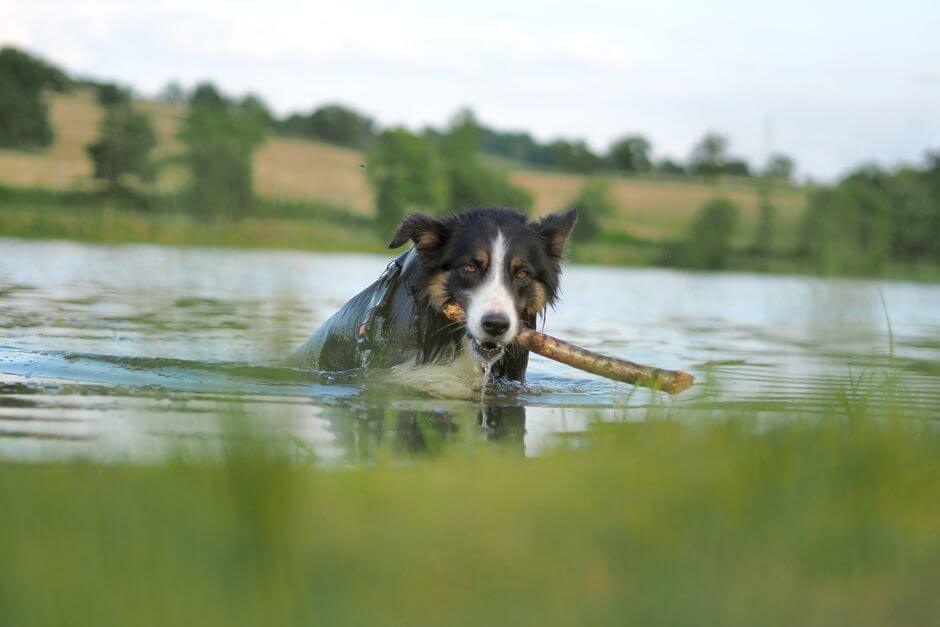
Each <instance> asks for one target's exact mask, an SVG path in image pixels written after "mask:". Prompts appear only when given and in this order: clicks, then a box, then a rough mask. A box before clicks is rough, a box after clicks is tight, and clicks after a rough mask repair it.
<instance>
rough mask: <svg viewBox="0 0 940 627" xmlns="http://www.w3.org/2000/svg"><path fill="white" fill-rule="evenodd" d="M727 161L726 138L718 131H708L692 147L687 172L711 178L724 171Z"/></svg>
mask: <svg viewBox="0 0 940 627" xmlns="http://www.w3.org/2000/svg"><path fill="white" fill-rule="evenodd" d="M727 162H728V138H727V137H726V136H725V135H721V134H720V133H708V134H707V135H705V137H703V138H702V139H701V140H700V141H699V143H697V144H696V145H695V147H694V148H692V154H691V156H690V157H689V172H691V173H692V174H697V175H699V176H704V177H706V178H713V177H715V176H717V175H719V174H721V173H722V172H723V171H724V168H725V165H726V164H727Z"/></svg>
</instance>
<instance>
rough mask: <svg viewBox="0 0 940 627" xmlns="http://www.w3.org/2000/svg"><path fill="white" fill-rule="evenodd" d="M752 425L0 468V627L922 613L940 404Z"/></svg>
mask: <svg viewBox="0 0 940 627" xmlns="http://www.w3.org/2000/svg"><path fill="white" fill-rule="evenodd" d="M757 418H758V417H757V416H753V415H752V416H747V415H736V416H729V417H726V418H725V419H715V418H714V417H711V415H710V417H708V418H706V417H704V415H703V416H700V417H696V416H688V415H684V416H683V418H682V420H681V421H678V420H673V419H670V416H669V412H668V410H660V411H655V412H653V414H652V415H651V416H650V418H649V419H648V420H647V421H645V422H643V423H639V424H618V425H605V426H603V427H600V428H597V429H595V430H594V431H593V433H592V434H591V436H590V437H589V438H588V441H587V444H586V446H585V447H582V448H580V450H576V451H575V450H566V449H564V448H563V449H560V450H558V451H556V452H554V453H552V454H550V455H548V456H547V457H544V458H541V459H534V460H526V459H523V458H520V457H518V456H516V455H512V454H510V453H509V452H507V451H504V450H499V449H491V448H487V447H482V446H481V447H471V448H469V449H468V448H463V449H456V448H450V449H447V450H448V451H450V452H449V453H448V452H444V453H441V454H439V455H438V456H436V457H432V458H426V459H424V460H423V461H422V460H418V461H416V462H415V463H413V464H411V465H408V466H405V467H402V466H395V465H389V464H380V465H379V466H378V467H375V468H371V469H353V470H332V471H328V470H320V469H317V468H315V467H314V466H313V465H312V464H311V463H309V461H308V460H306V459H301V460H298V459H296V458H294V457H291V456H289V455H285V454H283V453H278V452H276V451H277V448H276V447H274V448H271V447H264V446H261V445H258V446H254V445H251V444H245V442H246V441H245V440H244V439H240V440H232V441H233V442H241V444H234V445H231V446H230V447H229V448H227V449H226V450H224V451H223V452H222V453H221V456H218V455H216V456H209V457H200V456H195V455H192V454H189V455H179V456H176V457H174V458H173V459H170V460H169V461H167V462H165V463H157V464H153V465H133V464H126V463H111V464H106V465H97V464H92V463H87V462H61V463H52V462H50V463H41V464H12V463H5V464H2V466H0V511H2V512H3V515H2V517H0V556H2V559H0V624H3V625H16V626H17V627H29V626H31V625H70V626H84V625H89V626H91V625H94V626H95V627H104V626H108V625H122V626H124V625H135V626H138V627H145V626H148V625H155V626H160V627H165V626H167V625H194V624H198V625H201V626H213V625H226V626H230V625H309V624H323V625H528V624H532V625H606V624H610V625H624V624H643V625H820V626H827V627H828V626H830V625H926V624H929V623H930V622H931V621H933V620H934V619H935V618H936V616H937V615H938V613H940V598H938V597H937V595H936V592H935V588H936V582H937V581H940V533H938V529H940V433H938V431H937V429H936V428H935V426H936V425H935V423H934V424H931V421H930V420H929V418H930V415H929V412H925V413H923V414H919V413H918V412H917V411H916V409H913V408H912V407H911V406H910V405H906V404H904V403H897V404H889V405H887V406H885V405H883V404H878V403H874V402H867V401H864V400H863V401H859V400H857V398H856V397H852V396H851V395H849V396H846V395H834V396H833V399H832V404H831V405H830V406H828V407H827V408H826V409H823V410H821V411H820V412H819V413H816V414H813V415H812V416H805V415H804V416H791V417H787V418H786V419H779V420H776V421H774V422H773V423H767V422H761V421H759V420H758V419H757ZM471 439H472V436H471ZM248 442H250V440H249V441H248Z"/></svg>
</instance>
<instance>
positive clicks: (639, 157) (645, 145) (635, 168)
mask: <svg viewBox="0 0 940 627" xmlns="http://www.w3.org/2000/svg"><path fill="white" fill-rule="evenodd" d="M651 150H652V146H651V144H650V143H649V141H648V140H647V139H646V138H645V137H642V136H640V135H631V136H628V137H624V138H622V139H619V140H617V141H616V142H614V144H613V145H612V146H611V147H610V151H609V152H608V155H607V160H608V161H609V162H610V163H611V165H613V166H614V167H615V168H617V169H618V170H623V171H624V172H631V173H634V172H648V171H649V170H650V168H651V167H652V161H651V160H650V151H651Z"/></svg>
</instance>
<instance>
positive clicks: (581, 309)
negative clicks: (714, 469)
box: [0, 240, 940, 465]
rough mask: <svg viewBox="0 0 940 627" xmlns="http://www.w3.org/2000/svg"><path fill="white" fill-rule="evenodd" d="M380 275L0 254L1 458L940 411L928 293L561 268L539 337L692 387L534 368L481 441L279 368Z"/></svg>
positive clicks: (454, 441)
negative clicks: (863, 397)
mask: <svg viewBox="0 0 940 627" xmlns="http://www.w3.org/2000/svg"><path fill="white" fill-rule="evenodd" d="M386 263H387V258H384V257H381V256H366V255H318V254H309V253H294V252H272V251H243V250H208V249H198V248H166V247H156V246H90V245H82V244H71V243H62V242H23V241H14V240H0V455H3V456H14V457H43V456H47V455H59V454H66V455H68V454H92V453H93V454H95V455H103V456H112V457H116V458H134V459H147V458H148V457H149V456H151V455H155V454H157V453H156V451H161V450H165V448H166V447H167V443H168V442H172V443H178V442H181V441H187V440H193V441H196V442H199V441H203V440H206V439H211V438H214V437H217V436H218V433H219V429H220V427H219V425H220V424H222V423H224V422H225V420H226V416H225V407H226V406H227V405H229V404H231V403H233V402H234V403H238V404H242V405H245V406H246V408H247V410H246V411H247V413H248V414H250V415H253V416H255V417H256V419H257V420H259V421H261V422H262V423H263V425H262V426H263V428H265V429H269V430H271V431H272V432H285V433H289V434H290V435H291V437H294V438H295V439H296V441H297V446H298V447H299V448H300V449H303V448H307V449H310V450H311V451H314V452H315V455H316V457H317V459H318V460H321V461H322V462H323V463H325V464H339V465H342V464H370V463H376V460H379V459H381V457H382V456H386V457H388V458H391V459H403V460H406V459H412V458H415V457H420V456H428V455H435V454H440V453H441V452H442V451H445V450H448V449H459V447H462V446H465V447H469V446H471V445H473V446H475V445H481V444H482V445H484V446H498V447H505V448H507V449H509V450H513V451H516V452H518V453H525V454H526V455H537V454H539V452H540V451H542V450H544V449H545V447H546V446H551V445H552V444H553V443H554V442H557V441H559V440H566V441H567V440H571V439H576V438H577V435H576V434H579V433H583V432H584V430H585V429H586V428H587V426H588V425H589V423H590V422H591V421H592V420H596V419H597V420H625V419H626V420H635V419H643V417H644V413H645V412H646V409H645V408H646V407H647V406H648V405H650V404H661V405H664V406H666V407H668V409H669V411H670V412H671V414H672V415H676V416H679V415H681V413H682V412H683V411H684V410H686V409H688V408H696V409H697V408H701V407H703V406H706V405H707V406H709V407H716V408H742V407H751V408H758V409H759V410H760V411H762V412H775V411H791V410H794V409H801V408H810V409H811V408H813V407H818V406H819V403H820V402H821V399H823V398H827V397H830V396H831V391H832V389H833V388H840V387H844V386H846V385H848V384H849V381H850V379H855V378H858V377H859V376H865V377H868V378H869V379H873V378H875V377H877V376H881V373H884V372H896V373H903V381H904V385H905V387H906V389H907V398H909V399H910V400H911V401H912V402H917V403H923V404H926V405H930V406H932V407H937V408H940V385H938V377H940V365H938V364H940V343H938V341H937V337H940V320H938V318H937V316H936V312H937V311H940V286H936V285H924V284H915V283H905V282H889V281H858V280H828V279H815V278H806V277H779V276H759V275H746V274H730V273H729V274H720V275H710V274H706V273H682V272H672V271H665V270H651V269H623V268H595V267H570V268H567V269H566V271H565V278H564V284H563V292H564V293H563V299H562V302H561V304H560V306H559V307H558V309H557V310H556V311H552V312H550V313H549V317H548V321H547V326H546V330H547V331H549V332H550V333H553V334H556V335H558V336H560V337H564V338H565V339H568V340H571V341H573V342H576V343H578V344H580V345H583V346H585V347H586V348H591V349H595V350H600V351H602V352H608V353H611V354H615V355H620V356H623V357H626V358H628V359H632V360H635V361H640V362H647V363H652V364H656V365H659V366H662V367H667V368H682V369H687V370H690V371H691V372H692V373H693V374H694V375H695V376H696V378H697V380H698V381H699V382H700V384H699V385H697V386H696V388H694V389H693V390H691V391H690V392H687V393H684V394H683V395H682V396H680V397H679V398H677V399H672V398H666V397H662V396H658V395H657V394H656V393H653V392H649V391H645V390H639V391H634V390H633V389H632V388H630V387H629V386H624V385H618V384H614V383H612V382H609V381H606V380H602V379H599V378H597V377H593V376H590V375H587V374H585V373H582V372H579V371H575V370H572V369H570V368H567V367H564V366H561V365H560V364H557V363H553V362H549V361H547V360H545V359H542V358H540V357H537V356H535V357H533V359H532V360H531V362H530V367H529V374H528V387H527V388H525V389H521V390H513V391H500V392H499V393H498V394H495V395H494V397H493V399H492V403H491V405H492V406H490V407H487V408H486V423H487V424H486V426H485V427H484V426H482V425H481V423H482V422H483V416H482V415H481V410H480V407H479V404H478V403H476V402H474V400H470V401H444V400H441V399H435V398H431V397H429V396H427V395H425V394H421V393H420V392H415V391H413V390H402V389H393V388H388V387H381V386H370V385H367V384H366V383H365V382H364V381H361V380H357V379H355V378H349V379H347V378H342V377H315V376H310V375H309V374H305V373H296V372H292V371H289V370H288V369H284V368H277V367H274V364H277V363H278V362H279V361H280V360H281V358H282V357H284V356H285V355H287V354H288V353H289V351H290V350H291V349H293V348H294V347H295V346H297V345H298V344H300V343H301V342H302V341H303V340H305V339H306V338H307V337H308V336H309V334H310V333H311V331H312V330H313V329H315V328H316V327H317V326H318V325H319V324H320V323H321V322H322V321H323V320H325V319H326V318H327V317H328V316H329V315H330V314H331V313H332V312H333V311H335V309H336V308H337V307H339V306H340V305H341V304H342V303H343V302H345V300H346V299H347V298H349V297H350V296H352V295H353V294H355V293H356V292H357V291H358V290H359V289H360V288H362V287H363V286H365V285H367V284H368V283H370V282H371V281H372V280H373V279H374V278H375V277H376V276H377V275H378V274H379V273H381V271H382V270H383V269H384V267H385V265H386ZM882 297H883V299H884V303H885V305H886V309H887V312H886V311H885V308H883V307H882ZM888 320H890V324H891V328H892V330H893V335H892V336H891V338H889V336H888V325H887V321H888ZM4 434H6V435H4ZM572 434H574V435H572ZM174 445H175V444H174ZM300 452H302V450H301V451H300Z"/></svg>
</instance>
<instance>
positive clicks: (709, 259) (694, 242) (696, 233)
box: [676, 197, 741, 270]
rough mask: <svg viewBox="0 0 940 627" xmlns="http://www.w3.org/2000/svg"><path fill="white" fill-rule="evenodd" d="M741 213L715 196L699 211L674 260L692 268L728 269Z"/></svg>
mask: <svg viewBox="0 0 940 627" xmlns="http://www.w3.org/2000/svg"><path fill="white" fill-rule="evenodd" d="M740 215H741V211H740V209H738V206H737V205H736V204H735V203H734V202H732V201H730V200H728V199H727V198H721V197H716V198H712V199H711V200H709V201H707V202H706V203H705V204H704V205H702V207H701V208H700V209H699V211H698V213H697V214H696V216H695V219H694V220H693V221H692V224H691V226H690V227H689V231H688V234H687V235H686V238H685V241H684V242H683V243H682V245H681V246H680V247H679V250H678V254H677V259H676V261H677V262H678V263H679V265H683V266H687V267H691V268H703V269H708V270H721V269H723V268H725V267H726V266H727V263H728V258H729V256H730V253H731V244H732V239H733V238H734V235H735V233H736V232H737V230H738V223H739V222H740Z"/></svg>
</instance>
